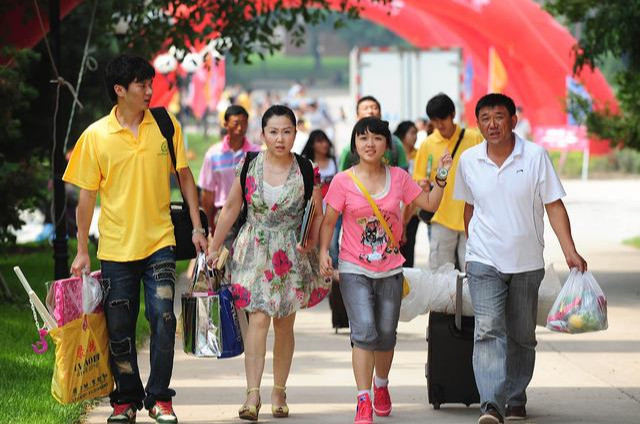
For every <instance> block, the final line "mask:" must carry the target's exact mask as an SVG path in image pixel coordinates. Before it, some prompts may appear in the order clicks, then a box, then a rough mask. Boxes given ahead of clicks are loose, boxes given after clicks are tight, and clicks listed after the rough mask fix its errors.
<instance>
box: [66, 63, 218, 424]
mask: <svg viewBox="0 0 640 424" xmlns="http://www.w3.org/2000/svg"><path fill="white" fill-rule="evenodd" d="M154 76H155V71H154V69H153V67H152V66H151V65H150V64H149V62H147V61H146V60H144V59H143V58H140V57H136V56H130V55H121V56H118V57H116V58H115V59H113V60H112V61H111V62H110V63H109V64H108V65H107V67H106V70H105V79H106V83H107V90H108V93H109V97H110V98H111V100H112V101H113V102H114V103H115V106H114V107H113V109H112V110H111V113H110V114H109V115H107V116H105V117H104V118H102V119H100V120H98V121H96V122H94V123H93V124H91V125H90V126H89V127H88V128H87V129H86V130H85V131H84V133H83V134H82V135H81V136H80V138H79V139H78V141H77V143H76V145H75V148H74V150H73V153H72V155H71V158H70V159H69V164H68V166H67V170H66V171H65V174H64V176H63V180H64V181H67V182H69V183H72V184H74V185H76V186H78V187H80V196H79V202H78V207H77V212H76V216H77V223H78V252H77V255H76V257H75V259H74V261H73V264H72V265H71V272H72V273H73V274H74V275H78V276H79V275H81V274H82V272H86V271H88V270H89V268H90V261H89V254H88V249H87V245H88V243H87V239H88V232H89V226H90V224H91V218H92V216H93V210H94V208H95V203H96V196H97V194H98V193H99V194H100V206H101V213H100V219H99V221H98V228H99V231H100V241H99V245H98V259H100V261H101V269H102V277H103V279H104V280H105V282H106V283H107V287H108V290H107V294H106V298H105V301H104V307H105V315H106V318H107V329H108V333H109V350H110V352H111V356H110V365H111V371H112V373H113V376H114V378H115V381H116V388H115V390H114V391H113V392H112V393H111V395H110V398H111V405H112V406H113V413H112V414H111V416H110V417H109V418H108V420H107V422H110V423H132V422H135V418H136V412H137V411H138V410H139V409H142V406H143V405H144V407H145V408H146V409H148V410H149V415H150V416H151V417H152V418H154V419H155V420H156V422H158V423H176V422H177V418H176V415H175V413H174V411H173V407H172V403H171V400H172V397H173V396H174V395H175V391H173V390H172V389H170V388H169V383H170V381H171V373H172V369H173V349H174V340H175V332H176V317H175V315H174V313H173V298H174V292H175V280H176V270H175V253H174V250H175V244H176V241H175V237H174V233H173V231H174V229H173V225H172V223H171V217H170V215H169V205H170V187H169V178H170V174H171V172H172V167H173V165H172V163H171V157H170V155H169V151H168V144H167V141H166V140H165V139H164V137H163V136H162V134H161V132H160V128H159V127H158V125H157V124H156V122H155V120H154V118H153V115H152V114H151V112H150V111H149V102H150V100H151V95H152V93H153V91H152V88H151V83H152V80H153V77H154ZM171 120H172V121H173V125H174V127H175V135H174V138H173V144H174V148H175V155H176V168H177V170H178V174H179V177H180V182H181V184H182V188H183V190H184V196H185V199H186V200H187V202H188V204H189V206H190V207H189V209H190V211H189V212H190V215H191V220H192V222H194V230H193V235H192V242H193V244H194V245H195V247H196V250H197V251H206V246H207V241H206V239H205V235H204V229H203V228H202V226H201V225H199V224H195V223H199V222H200V216H199V211H198V197H197V190H196V185H195V182H194V179H193V175H192V174H191V171H190V170H189V167H188V165H187V160H186V156H185V151H184V144H183V139H182V132H181V129H180V125H179V124H178V122H177V120H176V119H175V117H173V116H171ZM140 280H142V281H143V284H144V293H145V296H144V297H145V306H146V316H147V318H148V319H149V322H150V327H151V347H150V349H151V371H150V374H149V380H148V382H147V385H146V388H145V387H143V385H142V381H141V380H140V373H139V370H138V362H137V353H136V345H135V341H136V339H135V333H136V320H137V317H138V310H139V306H140V305H139V302H140V296H139V295H140Z"/></svg>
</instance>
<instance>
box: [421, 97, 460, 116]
mask: <svg viewBox="0 0 640 424" xmlns="http://www.w3.org/2000/svg"><path fill="white" fill-rule="evenodd" d="M455 113H456V105H454V104H453V100H451V97H449V96H447V95H446V94H444V93H440V94H436V95H435V96H433V97H432V98H431V99H430V100H429V101H428V102H427V116H428V117H429V119H446V118H448V117H449V116H451V115H453V114H455Z"/></svg>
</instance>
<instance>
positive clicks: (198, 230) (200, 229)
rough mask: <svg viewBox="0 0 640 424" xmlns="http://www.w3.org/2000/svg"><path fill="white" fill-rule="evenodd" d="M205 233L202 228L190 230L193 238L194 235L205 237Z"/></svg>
mask: <svg viewBox="0 0 640 424" xmlns="http://www.w3.org/2000/svg"><path fill="white" fill-rule="evenodd" d="M206 233H207V232H206V231H205V229H204V228H194V229H193V230H191V235H193V236H195V235H196V234H202V235H205V234H206Z"/></svg>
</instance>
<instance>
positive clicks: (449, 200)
mask: <svg viewBox="0 0 640 424" xmlns="http://www.w3.org/2000/svg"><path fill="white" fill-rule="evenodd" d="M461 130H462V129H461V128H460V126H459V125H457V126H456V130H455V131H454V133H453V135H452V136H451V137H450V138H444V137H442V134H440V131H438V130H435V131H434V132H433V133H431V135H429V136H428V137H427V138H426V140H425V141H424V142H423V143H422V144H420V147H419V148H418V153H417V155H416V160H415V163H414V166H413V179H414V180H416V181H420V180H424V179H425V178H427V177H426V175H427V164H428V160H429V155H431V156H432V158H433V159H432V165H431V175H430V176H429V178H428V179H429V181H431V182H433V183H435V178H436V171H437V170H438V163H439V161H440V157H441V156H442V154H443V153H444V149H445V147H448V148H449V153H453V149H454V147H455V145H456V142H457V141H458V137H459V136H460V131H461ZM482 140H483V137H482V135H481V134H480V133H479V132H478V131H477V130H475V129H471V128H467V129H466V130H465V132H464V137H463V138H462V140H460V147H458V150H457V151H456V155H455V156H454V157H453V164H452V165H451V169H449V176H448V177H447V186H446V187H445V188H444V194H443V196H442V201H441V202H440V206H439V207H438V210H437V211H436V213H435V215H433V218H432V220H431V222H437V223H438V224H440V225H442V226H444V227H447V228H449V229H451V230H455V231H464V202H463V201H461V200H454V199H453V185H454V181H455V180H456V170H457V169H458V161H459V160H460V156H461V155H462V152H464V151H465V150H467V149H468V148H470V147H473V146H475V145H476V144H479V143H481V142H482Z"/></svg>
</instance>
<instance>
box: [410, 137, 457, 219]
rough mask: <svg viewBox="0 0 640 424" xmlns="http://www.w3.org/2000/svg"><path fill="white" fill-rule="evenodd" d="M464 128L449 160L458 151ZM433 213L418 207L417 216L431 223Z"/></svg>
mask: <svg viewBox="0 0 640 424" xmlns="http://www.w3.org/2000/svg"><path fill="white" fill-rule="evenodd" d="M464 130H465V129H464V128H463V129H462V130H461V131H460V135H459V136H458V141H456V145H455V147H454V148H453V152H452V153H451V160H452V161H453V157H454V156H455V154H456V152H457V151H458V147H460V142H461V141H462V138H463V137H464ZM429 177H430V175H427V178H429ZM431 187H433V184H432V185H431ZM433 215H435V212H430V211H428V210H425V209H418V218H420V221H422V222H424V223H425V224H431V218H433Z"/></svg>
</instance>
